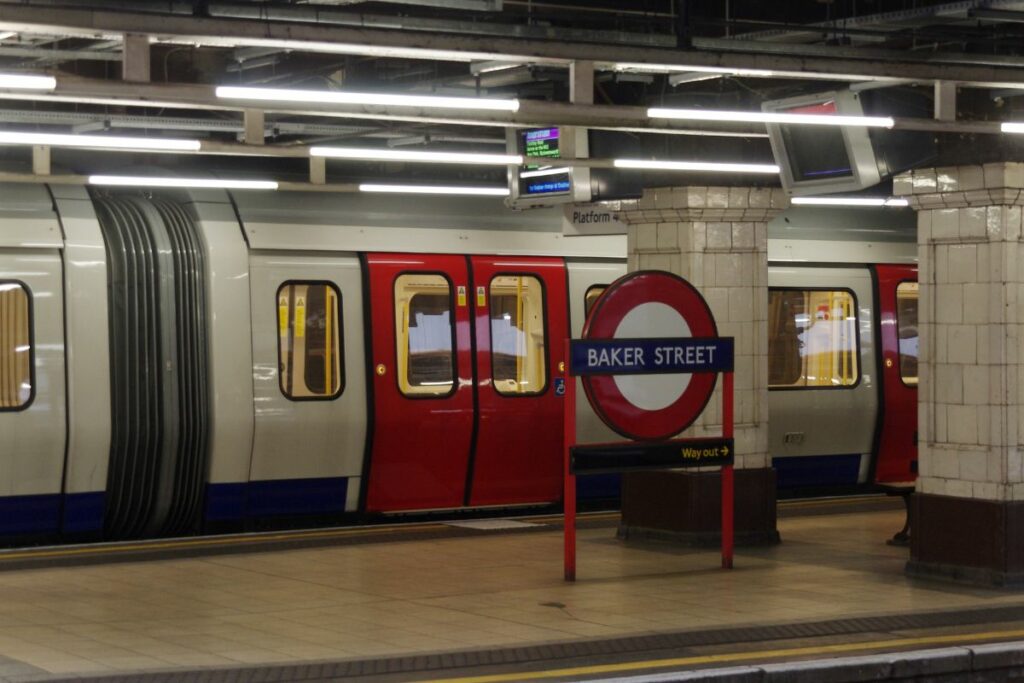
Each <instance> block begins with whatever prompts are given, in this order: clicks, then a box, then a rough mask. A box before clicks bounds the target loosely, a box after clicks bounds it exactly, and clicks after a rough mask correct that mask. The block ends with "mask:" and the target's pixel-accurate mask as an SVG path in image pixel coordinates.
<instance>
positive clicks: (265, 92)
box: [216, 85, 519, 111]
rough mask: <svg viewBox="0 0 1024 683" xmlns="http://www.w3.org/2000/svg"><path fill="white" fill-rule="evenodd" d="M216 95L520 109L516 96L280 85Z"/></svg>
mask: <svg viewBox="0 0 1024 683" xmlns="http://www.w3.org/2000/svg"><path fill="white" fill-rule="evenodd" d="M216 93H217V97H220V98H222V99H231V100H260V101H269V102H312V103H316V104H376V105H383V106H392V107H424V108H431V107H436V108H441V109H475V110H479V109H485V110H489V111H519V100H498V99H487V98H483V97H442V96H435V95H387V94H384V93H362V92H342V91H337V90H287V89H283V88H240V87H235V86H224V85H222V86H218V87H217V90H216Z"/></svg>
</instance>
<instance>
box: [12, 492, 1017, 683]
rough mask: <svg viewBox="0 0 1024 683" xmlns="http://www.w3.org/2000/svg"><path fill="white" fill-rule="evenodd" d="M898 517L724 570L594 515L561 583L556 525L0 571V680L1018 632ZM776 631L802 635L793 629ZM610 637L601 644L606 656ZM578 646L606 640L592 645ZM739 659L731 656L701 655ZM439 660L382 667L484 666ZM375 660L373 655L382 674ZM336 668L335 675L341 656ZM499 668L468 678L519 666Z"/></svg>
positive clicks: (883, 517)
mask: <svg viewBox="0 0 1024 683" xmlns="http://www.w3.org/2000/svg"><path fill="white" fill-rule="evenodd" d="M823 512H828V510H827V509H823ZM902 514H903V513H902V511H901V510H900V509H893V507H892V506H891V505H885V506H884V507H883V509H875V510H874V511H868V512H861V513H857V514H849V513H847V514H797V515H792V516H784V517H782V518H781V519H780V521H779V528H780V532H781V534H782V539H783V543H782V544H781V545H779V546H776V547H771V548H756V549H742V548H741V549H739V550H738V552H737V555H736V567H735V569H733V570H732V571H724V570H721V569H719V566H718V565H719V558H718V554H717V551H715V550H693V549H680V548H677V547H674V546H671V545H667V544H663V543H657V542H649V541H648V542H633V541H630V542H628V543H627V542H623V541H620V540H617V539H616V538H615V523H616V521H615V519H613V518H612V516H610V515H606V516H605V518H603V519H599V520H597V521H591V522H590V523H585V524H584V525H583V528H581V530H580V534H579V570H578V572H579V574H578V576H579V579H578V581H577V582H576V583H575V584H568V583H565V582H564V581H563V580H562V534H561V531H560V529H559V528H558V527H557V526H555V525H554V524H547V525H536V526H534V527H528V528H526V529H525V530H512V531H495V532H486V531H481V532H477V533H474V534H473V535H470V536H466V535H459V534H457V533H456V534H453V535H452V536H450V537H447V536H445V535H443V534H441V535H438V534H436V533H434V534H429V535H427V536H428V537H425V538H417V536H416V534H415V533H411V534H406V535H405V537H403V539H402V540H391V539H389V538H388V537H387V535H383V536H382V537H381V538H379V539H376V542H372V543H365V542H364V543H359V544H352V543H342V544H338V545H329V546H324V547H316V548H303V549H293V550H278V551H273V552H251V553H241V554H227V555H211V556H205V557H192V558H179V559H161V560H151V561H131V562H119V563H107V564H95V565H84V566H64V567H51V568H29V569H8V570H6V571H0V680H4V681H24V680H40V679H46V678H48V677H50V676H52V675H54V674H62V675H71V674H74V675H82V674H91V673H95V674H105V673H106V674H112V673H116V672H136V673H138V672H141V671H143V670H146V671H149V670H169V669H178V670H182V669H183V668H184V669H191V670H195V669H198V668H205V667H212V668H214V669H219V668H220V667H225V669H224V671H227V670H228V669H230V668H232V667H240V666H248V665H270V664H274V665H279V664H287V663H292V664H297V663H307V664H308V663H310V662H338V661H340V660H352V661H355V660H371V659H382V660H384V659H393V658H395V657H400V656H406V655H426V654H428V653H438V652H460V651H466V650H475V651H479V652H485V651H487V650H489V649H493V648H514V647H527V646H535V645H541V644H545V645H550V644H552V643H570V644H571V643H575V642H581V641H586V642H591V643H593V642H595V641H598V640H600V639H617V642H620V643H621V642H623V641H622V638H623V636H645V637H646V636H663V635H665V634H677V635H678V634H680V633H683V634H687V633H688V634H694V633H702V632H708V631H710V630H714V629H723V628H726V629H727V628H734V627H750V626H758V625H762V626H767V625H773V626H774V625H778V624H780V623H781V624H788V623H805V622H828V621H830V620H843V619H845V620H849V619H850V618H852V617H865V616H879V615H891V616H893V617H894V618H895V617H897V616H904V617H905V616H906V615H915V614H919V613H920V614H924V613H939V612H944V611H945V612H946V613H947V617H946V619H945V621H942V620H941V619H940V620H939V621H938V622H936V623H935V624H933V625H932V626H931V627H924V626H923V624H924V623H925V622H921V624H922V628H919V629H914V628H913V626H914V623H912V622H899V624H902V626H903V627H905V628H902V629H901V630H899V633H900V635H899V637H902V638H906V639H910V640H914V639H916V641H915V642H917V643H918V644H923V646H927V645H929V644H934V645H940V644H944V643H952V642H959V641H957V637H958V636H960V635H963V634H966V633H975V634H977V633H979V632H981V633H983V635H981V636H979V635H971V636H967V640H968V641H969V642H982V641H986V640H1008V639H1013V638H1016V639H1022V638H1024V630H1020V629H1021V628H1022V627H1024V625H1022V624H1021V623H1016V622H1017V621H1018V620H1019V621H1020V622H1024V593H1018V592H1012V591H1000V590H992V589H983V588H971V587H964V586H955V585H949V584H943V583H932V582H926V581H922V580H916V579H910V578H908V577H906V576H905V575H904V573H903V566H904V563H905V562H906V559H907V552H908V551H907V549H905V548H899V547H892V546H888V545H886V544H885V540H886V539H887V538H888V537H889V536H891V535H892V533H893V532H894V531H896V530H897V529H898V528H899V527H900V526H901V525H902ZM2 566H3V559H2V558H0V568H2ZM993 608H1002V609H995V611H994V612H993V614H996V613H998V615H999V616H998V618H995V619H994V620H991V619H987V618H985V617H984V614H985V613H984V610H986V609H993ZM979 609H981V610H983V611H982V612H980V614H982V617H977V616H975V617H974V618H973V622H974V623H973V625H972V623H971V621H972V619H964V620H963V622H964V623H959V620H957V619H956V618H955V615H954V616H953V617H950V616H948V611H949V610H975V613H976V614H979V613H978V612H977V610H979ZM996 622H998V623H996ZM837 623H838V622H837ZM893 623H894V624H896V622H893ZM878 624H879V625H884V621H880V622H878ZM899 624H897V625H899ZM906 627H910V628H906ZM842 630H843V629H840V631H842ZM847 630H850V629H847ZM853 630H854V631H856V629H853ZM896 630H897V629H890V631H892V632H895V631H896ZM881 631H885V629H881V628H880V629H868V628H865V629H863V630H862V631H861V632H857V633H847V634H845V635H844V634H843V633H835V632H831V633H830V632H828V630H827V629H826V630H824V631H821V632H820V633H818V632H814V631H813V630H812V631H808V634H811V635H815V636H816V637H817V636H820V638H819V639H818V640H814V639H812V641H813V642H816V643H819V644H823V643H824V644H828V643H831V644H833V645H834V644H837V643H840V644H842V643H846V644H847V648H846V650H842V649H840V650H834V651H845V652H852V653H857V652H859V651H868V650H869V648H867V647H864V648H859V649H858V646H857V643H860V642H864V643H867V642H885V641H884V639H885V638H888V639H890V640H891V639H892V638H893V637H894V636H893V635H892V633H891V632H884V633H881V634H880V632H881ZM766 633H767V635H766V636H765V638H763V639H762V640H763V641H764V642H763V643H761V644H760V645H756V643H757V640H758V639H757V638H756V637H753V636H750V637H748V638H747V639H746V643H747V645H745V647H746V648H747V649H748V650H750V649H754V650H755V651H757V652H762V653H763V652H766V651H767V652H770V650H765V649H764V648H765V647H768V648H771V647H775V648H779V647H781V641H780V640H779V638H780V637H781V636H779V635H778V634H776V635H775V636H771V632H766ZM785 633H788V634H789V635H790V637H792V638H798V637H799V636H801V633H802V632H801V631H800V630H799V629H797V630H791V631H787V632H784V634H785ZM929 634H930V635H929ZM942 636H945V637H946V638H945V640H943V639H942ZM929 638H931V640H929ZM822 639H823V640H822ZM872 639H874V640H872ZM879 639H883V640H879ZM936 639H937V640H936ZM725 640H728V638H725V639H724V640H723V642H721V643H720V644H718V645H716V646H715V647H711V648H710V649H708V648H705V649H704V650H700V649H697V650H687V652H688V653H697V654H699V653H700V652H718V653H728V652H739V651H741V650H742V649H743V648H737V647H734V648H733V649H731V650H730V649H729V648H730V643H727V642H725ZM805 640H806V639H805ZM805 640H798V639H795V640H793V641H792V643H796V644H797V645H799V644H800V643H804V642H805ZM812 641H806V642H812ZM609 642H611V641H609ZM636 642H637V643H639V642H640V641H636ZM680 642H682V641H680ZM694 643H696V644H697V645H699V643H697V642H696V641H694ZM792 643H790V645H788V646H787V647H790V649H792V647H793V645H792ZM850 643H852V644H853V645H852V646H850V645H849V644H850ZM691 644H693V643H691ZM752 644H753V645H752ZM705 645H708V644H707V643H705ZM754 645H756V647H755V646H754ZM893 647H897V645H893ZM758 648H760V649H758ZM622 649H623V648H622V646H621V645H620V646H609V647H608V648H607V653H606V654H610V653H613V652H615V651H616V650H622ZM625 649H628V648H625ZM648 649H651V650H658V649H659V648H658V647H654V646H652V647H651V648H648ZM660 649H664V648H660ZM875 649H878V648H875ZM588 651H590V652H591V653H592V654H593V653H595V652H600V651H601V646H600V644H599V643H598V644H597V645H594V646H593V647H590V648H589V650H588ZM825 652H828V650H825ZM549 654H550V655H551V656H550V657H549V658H548V661H546V662H543V661H539V662H533V663H530V662H528V661H526V662H524V666H527V667H528V668H531V667H532V668H533V669H535V670H538V669H540V670H544V671H547V672H548V673H547V674H546V676H548V677H553V678H558V677H559V676H560V674H558V673H557V671H556V670H557V669H558V667H559V666H562V665H568V664H569V662H564V664H560V660H559V654H558V651H557V649H556V650H551V651H549ZM626 654H628V653H626ZM810 654H813V653H810V652H797V653H795V654H793V655H792V656H809V655H810ZM763 657H764V655H762V658H763ZM471 659H472V658H471ZM519 659H524V660H528V659H529V657H528V656H527V657H520V658H519ZM626 659H629V657H626ZM633 659H637V657H635V656H634V657H633ZM639 659H643V658H642V657H640V658H639ZM742 660H743V657H742V655H734V656H733V657H732V658H728V657H726V658H719V659H718V660H714V661H710V662H703V661H702V662H697V664H700V665H710V664H713V663H715V662H718V663H721V662H736V661H742ZM406 661H411V660H408V659H407V660H406ZM423 661H424V662H425V661H427V660H426V659H424V660H423ZM447 661H448V662H449V663H450V664H451V665H452V666H451V667H448V668H447V669H445V670H432V671H422V672H420V673H408V672H407V673H405V674H395V675H391V676H389V677H387V678H388V679H389V680H412V679H416V680H425V679H429V678H453V677H460V676H466V677H469V676H471V675H475V674H477V673H479V671H477V670H476V669H460V668H458V667H459V664H460V661H461V660H459V658H448V660H447ZM473 661H475V662H476V663H478V664H479V663H486V662H487V661H488V660H486V658H484V659H475V660H473ZM594 661H610V660H607V658H605V659H601V658H597V659H596V660H594ZM644 661H647V660H644ZM574 663H578V662H576V661H575V660H574ZM660 666H661V665H658V664H654V665H653V666H652V665H650V663H649V662H648V666H647V667H646V669H645V667H644V666H641V665H639V664H638V665H637V666H634V667H632V668H630V667H629V666H625V667H621V668H619V669H612V670H609V671H618V672H619V673H620V674H621V673H629V672H631V671H634V670H650V669H652V668H653V669H654V670H658V669H659V667H660ZM372 668H373V667H369V668H367V667H366V666H365V661H364V666H363V668H362V669H356V668H353V669H352V671H353V672H356V673H359V672H362V674H363V675H365V674H366V673H367V672H368V671H370V670H371V669H372ZM387 668H388V666H387V665H386V664H384V665H382V666H381V667H378V669H380V670H382V673H383V672H384V671H386V670H387ZM329 670H330V671H332V672H333V673H332V674H331V675H338V672H339V671H343V670H344V669H339V668H338V667H337V666H335V668H333V669H329ZM391 670H392V671H395V670H396V669H395V668H394V667H393V666H392V667H391ZM507 670H508V669H507V667H506V668H504V669H493V668H491V669H481V671H485V672H486V671H490V672H492V673H493V672H494V671H499V672H500V671H507ZM513 670H514V668H513ZM249 671H250V672H251V671H255V669H251V670H249ZM292 671H296V672H297V671H299V670H298V669H293V670H292ZM322 671H324V672H326V671H328V669H326V668H325V669H322ZM579 671H583V669H579ZM601 672H602V670H600V669H594V670H593V672H588V675H589V673H594V675H598V674H600V673H601ZM605 673H607V672H605ZM325 675H326V674H325ZM495 675H497V676H498V677H495V676H491V677H490V678H486V679H479V680H511V679H514V678H516V677H517V676H516V675H515V674H507V673H506V674H500V675H498V674H495ZM310 676H311V677H312V678H317V676H316V675H313V674H310ZM561 676H563V677H566V678H571V679H575V678H576V677H577V675H576V673H573V674H561ZM283 677H284V678H288V676H283ZM296 677H298V675H297V674H296ZM328 677H329V676H328ZM521 677H522V679H524V680H527V679H533V678H537V677H539V674H536V673H535V674H522V676H521Z"/></svg>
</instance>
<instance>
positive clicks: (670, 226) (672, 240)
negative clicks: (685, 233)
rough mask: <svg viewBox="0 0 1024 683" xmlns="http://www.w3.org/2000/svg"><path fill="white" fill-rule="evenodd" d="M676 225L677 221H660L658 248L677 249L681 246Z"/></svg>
mask: <svg viewBox="0 0 1024 683" xmlns="http://www.w3.org/2000/svg"><path fill="white" fill-rule="evenodd" d="M676 226H677V224H676V223H658V227H657V240H656V242H657V246H658V249H662V250H665V249H677V248H678V247H679V242H678V240H677V236H678V228H677V227H676Z"/></svg>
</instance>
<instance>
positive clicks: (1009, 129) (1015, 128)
mask: <svg viewBox="0 0 1024 683" xmlns="http://www.w3.org/2000/svg"><path fill="white" fill-rule="evenodd" d="M999 130H1000V131H1002V132H1004V133H1024V123H1017V122H1014V121H1006V122H1004V123H1001V124H999Z"/></svg>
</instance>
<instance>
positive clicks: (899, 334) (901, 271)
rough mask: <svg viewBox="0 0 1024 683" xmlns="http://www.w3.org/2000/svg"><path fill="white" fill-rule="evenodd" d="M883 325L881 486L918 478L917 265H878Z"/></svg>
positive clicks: (878, 480) (877, 475)
mask: <svg viewBox="0 0 1024 683" xmlns="http://www.w3.org/2000/svg"><path fill="white" fill-rule="evenodd" d="M875 274H876V276H877V278H878V304H879V306H878V320H879V322H880V324H881V337H882V339H881V341H882V348H881V375H882V400H881V404H880V409H881V413H882V415H881V421H882V431H881V434H880V438H879V442H878V459H877V460H876V463H875V482H876V483H879V484H884V483H887V482H906V481H913V480H914V479H916V478H917V357H918V329H917V300H918V289H917V266H906V265H880V266H875Z"/></svg>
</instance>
